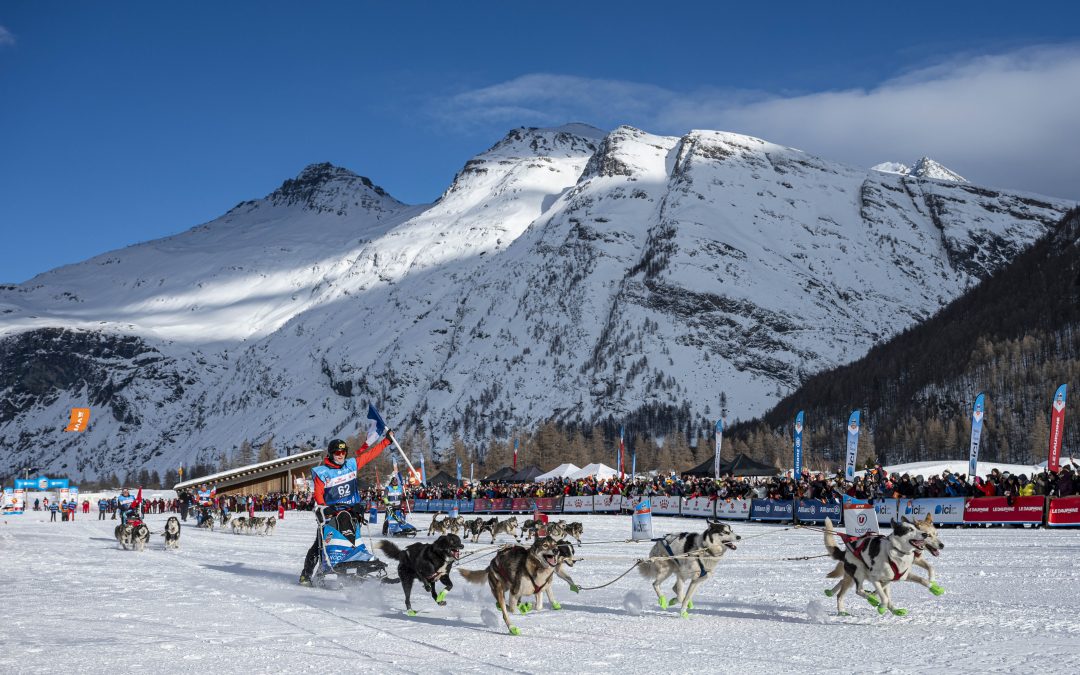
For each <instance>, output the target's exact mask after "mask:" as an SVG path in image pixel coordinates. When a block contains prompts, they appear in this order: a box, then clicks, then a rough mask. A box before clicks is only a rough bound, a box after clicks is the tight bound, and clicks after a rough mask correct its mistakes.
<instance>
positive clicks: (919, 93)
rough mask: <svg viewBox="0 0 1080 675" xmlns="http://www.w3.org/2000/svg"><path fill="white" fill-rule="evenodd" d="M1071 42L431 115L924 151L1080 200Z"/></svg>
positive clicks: (570, 91) (978, 176)
mask: <svg viewBox="0 0 1080 675" xmlns="http://www.w3.org/2000/svg"><path fill="white" fill-rule="evenodd" d="M1078 82H1080V46H1077V45H1065V46H1060V45H1058V46H1042V47H1030V48H1025V49H1021V50H1016V51H1012V52H1009V53H1005V54H996V55H965V56H957V57H955V58H953V59H951V60H949V61H947V62H942V63H939V64H935V65H933V66H931V67H928V68H922V69H919V70H917V71H912V72H909V73H905V74H903V75H900V76H898V77H895V78H892V79H890V80H887V81H885V82H882V83H880V84H879V85H877V86H875V87H873V88H870V89H847V90H837V91H823V92H815V93H808V94H802V95H797V96H778V95H770V94H768V93H764V92H755V91H742V90H740V91H733V90H721V89H716V88H699V89H697V90H694V91H689V92H679V91H674V90H671V89H666V88H664V87H660V86H657V85H653V84H645V83H637V82H624V81H618V80H599V79H588V78H581V77H574V76H567V75H554V74H530V75H524V76H521V77H518V78H515V79H513V80H510V81H507V82H503V83H499V84H496V85H492V86H490V87H485V88H483V89H477V90H473V91H469V92H465V93H461V94H458V95H457V96H454V97H452V98H449V99H444V100H442V101H440V102H439V103H438V105H437V110H438V116H439V117H440V118H441V119H443V120H444V121H445V122H447V123H450V124H453V125H455V126H461V127H463V128H474V129H476V128H477V127H480V128H484V129H485V130H489V128H490V127H495V128H494V129H490V131H492V132H494V133H500V132H502V131H506V130H507V129H508V128H510V127H514V126H520V125H554V124H562V123H563V122H567V121H578V120H580V121H584V122H589V123H591V124H595V125H598V126H602V127H606V128H613V127H615V126H617V125H619V124H630V125H633V126H637V127H641V128H643V129H645V130H647V131H652V132H656V133H665V134H682V133H685V132H686V131H687V130H689V129H716V130H724V131H735V132H739V133H745V134H750V135H753V136H759V137H761V138H765V139H767V140H770V141H773V142H776V143H782V144H785V145H790V146H793V147H798V148H801V149H803V150H806V151H807V152H811V153H813V154H816V155H820V156H822V157H825V158H827V159H834V160H840V161H845V162H849V163H852V164H856V165H861V166H871V165H873V164H877V163H878V162H882V161H890V160H891V161H903V162H906V163H909V164H910V163H912V162H914V161H915V160H917V159H918V158H919V157H921V156H922V155H929V156H931V157H933V158H934V159H937V160H938V161H940V162H941V163H943V164H945V165H946V166H949V167H950V168H952V169H954V170H956V171H957V172H959V173H960V174H962V175H964V176H966V177H967V178H968V179H969V180H972V181H973V182H976V183H981V184H985V185H990V186H998V187H1011V188H1016V189H1025V190H1030V191H1033V192H1042V193H1045V194H1050V195H1055V196H1060V197H1067V198H1072V199H1080V153H1077V152H1076V145H1077V141H1078V139H1080V115H1078V114H1077V113H1076V111H1077V110H1080V87H1078V86H1077V83H1078Z"/></svg>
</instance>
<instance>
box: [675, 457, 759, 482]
mask: <svg viewBox="0 0 1080 675" xmlns="http://www.w3.org/2000/svg"><path fill="white" fill-rule="evenodd" d="M779 473H780V472H779V471H778V470H777V468H776V467H775V466H772V465H771V464H765V463H763V462H759V461H757V460H756V459H751V458H750V457H747V456H746V455H744V454H742V453H741V452H740V453H739V454H738V455H736V456H735V458H734V459H732V460H730V461H727V462H725V461H724V460H720V475H721V476H726V475H728V474H730V475H732V476H775V475H777V474H779ZM683 475H684V476H686V475H689V476H704V477H706V478H710V477H712V476H713V460H711V459H708V460H705V461H704V462H702V463H701V464H698V465H697V466H695V467H694V468H693V469H690V470H689V471H683Z"/></svg>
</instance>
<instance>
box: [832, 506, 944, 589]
mask: <svg viewBox="0 0 1080 675" xmlns="http://www.w3.org/2000/svg"><path fill="white" fill-rule="evenodd" d="M901 520H902V521H903V522H906V523H911V524H912V525H914V526H915V528H916V529H917V530H919V532H920V533H921V534H922V536H923V551H921V552H916V553H915V562H914V563H912V564H913V565H915V566H918V567H921V568H923V569H924V570H926V573H927V575H928V576H925V577H922V576H919V575H918V574H909V575H908V576H907V577H905V578H904V579H903V580H904V581H911V582H913V583H916V584H919V585H921V586H923V587H924V588H926V590H928V591H930V592H931V593H933V594H934V595H943V594H944V593H945V589H944V588H942V587H941V586H939V585H938V583H937V581H935V580H934V566H933V565H931V564H930V561H929V560H928V559H927V557H926V555H924V554H923V553H924V552H925V553H929V554H930V555H931V556H933V557H935V558H936V557H938V556H939V555H941V551H942V549H944V548H945V542H943V541H941V537H940V536H938V530H937V528H936V527H934V516H933V514H930V513H928V514H926V517H925V518H923V519H922V520H909V519H908V518H907V516H904V517H903V518H901ZM872 536H874V535H872V534H868V535H863V536H862V537H859V538H857V539H855V540H854V541H852V542H851V543H850V544H848V545H849V546H856V547H857V546H858V545H859V542H860V541H862V539H863V538H864V537H872ZM912 572H914V570H912ZM843 575H844V563H843V562H838V563H836V567H834V568H833V571H832V572H829V573H828V574H826V575H825V576H827V577H829V578H831V579H838V578H840V577H842V576H843ZM875 597H876V596H875Z"/></svg>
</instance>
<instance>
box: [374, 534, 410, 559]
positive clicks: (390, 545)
mask: <svg viewBox="0 0 1080 675" xmlns="http://www.w3.org/2000/svg"><path fill="white" fill-rule="evenodd" d="M375 548H377V549H379V550H380V551H382V552H383V553H385V554H386V555H387V556H389V557H391V558H393V559H394V560H397V561H400V560H401V556H402V555H404V554H405V552H404V551H402V550H401V549H400V548H398V547H397V546H395V545H394V542H392V541H386V540H385V539H383V540H382V541H380V542H379V543H377V544H375Z"/></svg>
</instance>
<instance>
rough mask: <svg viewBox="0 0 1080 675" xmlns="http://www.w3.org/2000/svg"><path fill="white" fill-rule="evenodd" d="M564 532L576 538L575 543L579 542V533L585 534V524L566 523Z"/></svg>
mask: <svg viewBox="0 0 1080 675" xmlns="http://www.w3.org/2000/svg"><path fill="white" fill-rule="evenodd" d="M566 534H568V535H570V536H571V537H573V538H574V539H577V543H579V544H580V543H581V535H583V534H585V526H584V525H582V524H581V523H577V522H575V523H567V524H566Z"/></svg>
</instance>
